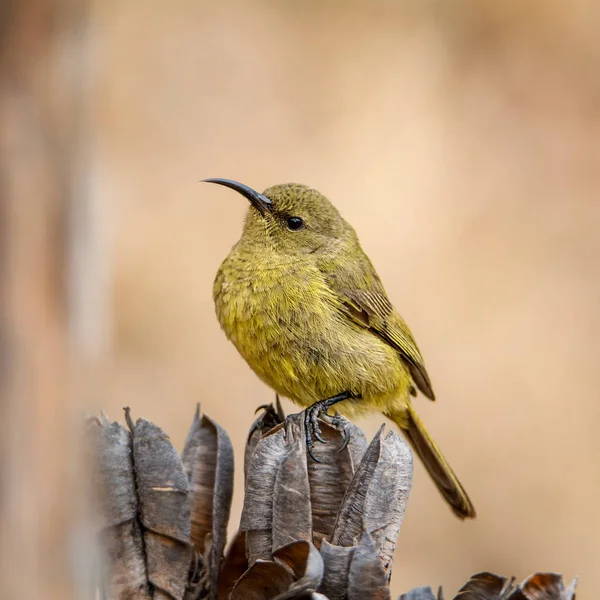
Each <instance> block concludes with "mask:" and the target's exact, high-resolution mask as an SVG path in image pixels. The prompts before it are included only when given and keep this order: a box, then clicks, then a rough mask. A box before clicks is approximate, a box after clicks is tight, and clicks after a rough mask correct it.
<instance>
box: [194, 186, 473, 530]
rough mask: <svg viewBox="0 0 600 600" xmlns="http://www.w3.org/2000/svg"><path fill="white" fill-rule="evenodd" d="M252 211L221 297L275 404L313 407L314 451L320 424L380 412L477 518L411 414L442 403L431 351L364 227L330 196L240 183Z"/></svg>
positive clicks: (229, 324)
mask: <svg viewBox="0 0 600 600" xmlns="http://www.w3.org/2000/svg"><path fill="white" fill-rule="evenodd" d="M204 181H206V182H209V183H216V184H219V185H223V186H226V187H228V188H231V189H233V190H235V191H236V192H239V193H240V194H241V195H242V196H244V197H245V198H246V199H247V200H249V202H250V206H249V209H248V213H247V215H246V220H245V224H244V228H243V233H242V236H241V238H240V240H239V241H238V242H237V243H236V244H235V245H234V246H233V248H232V250H231V252H230V253H229V255H228V256H227V258H226V259H225V260H224V262H223V263H222V265H221V267H220V268H219V270H218V272H217V275H216V279H215V282H214V287H213V298H214V302H215V309H216V313H217V317H218V320H219V323H220V325H221V327H222V329H223V331H224V332H225V335H226V336H227V338H228V339H229V340H230V341H231V342H232V343H233V344H234V346H235V347H236V348H237V350H238V352H239V353H240V354H241V355H242V357H243V358H244V359H245V360H246V362H247V363H248V365H249V366H250V367H251V369H252V370H253V371H254V372H255V373H256V375H258V377H259V378H260V379H261V380H262V381H264V382H265V383H266V384H267V385H268V386H269V387H271V388H272V389H273V390H275V392H276V393H277V394H280V395H282V396H285V397H286V398H289V399H290V400H292V401H293V402H295V403H296V404H299V405H300V406H302V407H304V408H305V411H304V422H305V434H306V446H307V451H308V453H309V454H310V455H311V457H313V459H314V456H313V454H312V448H313V445H314V441H315V440H319V441H323V440H322V437H321V433H320V430H319V424H318V417H319V416H321V417H322V418H323V417H325V418H326V417H328V414H327V413H328V410H329V409H330V408H331V407H332V406H334V405H335V410H338V411H339V413H340V414H342V415H343V416H344V417H348V418H353V417H356V416H359V415H362V414H364V413H368V412H373V411H379V412H381V413H383V414H384V415H385V416H386V417H388V418H389V419H391V420H392V421H393V422H394V423H396V425H397V426H398V427H399V428H400V429H401V430H402V431H403V432H404V434H405V436H406V437H407V439H408V441H409V443H410V444H411V446H412V448H413V450H414V451H415V452H416V454H417V455H418V456H419V457H420V459H421V460H422V461H423V464H424V465H425V468H426V469H427V471H428V472H429V475H430V476H431V478H432V479H433V481H434V483H435V484H436V486H437V488H438V490H439V491H440V493H441V494H442V496H443V497H444V498H445V499H446V501H447V502H448V504H449V505H450V507H451V508H452V510H453V511H454V513H455V514H456V515H457V516H458V517H460V518H461V519H464V518H473V517H475V509H474V507H473V504H472V503H471V500H470V499H469V496H468V495H467V493H466V492H465V490H464V488H463V486H462V485H461V484H460V482H459V480H458V478H457V477H456V475H455V474H454V472H453V471H452V469H451V468H450V465H449V464H448V462H447V461H446V459H445V458H444V456H443V455H442V453H441V451H440V449H439V448H438V446H437V445H436V443H435V442H434V441H433V439H432V438H431V437H430V436H429V434H428V433H427V430H426V429H425V427H424V425H423V423H422V422H421V420H420V419H419V417H418V415H417V413H416V412H415V410H414V408H413V405H412V398H413V397H414V396H416V395H417V390H418V391H419V392H421V393H422V394H424V395H425V396H426V397H427V398H429V399H430V400H434V399H435V396H434V393H433V389H432V387H431V381H430V379H429V375H428V374H427V371H426V369H425V364H424V361H423V357H422V356H421V352H420V351H419V348H418V347H417V344H416V342H415V339H414V337H413V335H412V333H411V332H410V329H409V328H408V326H407V324H406V323H405V322H404V320H403V319H402V317H401V316H400V315H399V314H398V312H396V310H395V309H394V307H393V306H392V304H391V302H390V301H389V299H388V296H387V294H386V292H385V289H384V287H383V284H382V283H381V280H380V278H379V276H378V275H377V272H376V271H375V268H374V267H373V265H372V264H371V261H370V260H369V258H368V257H367V255H366V254H365V253H364V251H363V249H362V248H361V245H360V242H359V240H358V236H357V235H356V232H355V231H354V229H353V228H352V227H351V226H350V224H349V223H347V222H346V221H345V220H344V219H343V218H342V217H341V215H340V213H339V212H338V210H337V209H336V208H335V207H334V206H333V204H332V203H331V202H330V201H329V200H328V199H327V198H326V197H325V196H323V194H321V193H320V192H318V191H317V190H314V189H311V188H310V187H308V186H306V185H300V184H295V183H286V184H282V185H275V186H273V187H270V188H267V189H266V190H265V191H264V192H263V193H262V194H261V193H258V192H256V191H255V190H253V189H252V188H250V187H248V186H246V185H244V184H242V183H238V182H237V181H232V180H230V179H221V178H211V179H205V180H204Z"/></svg>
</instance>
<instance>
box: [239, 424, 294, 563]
mask: <svg viewBox="0 0 600 600" xmlns="http://www.w3.org/2000/svg"><path fill="white" fill-rule="evenodd" d="M288 450H289V448H288V445H287V442H286V433H285V430H284V429H283V427H281V426H278V427H276V428H274V429H273V430H271V432H270V433H269V434H268V435H266V436H265V437H264V438H262V439H261V440H260V442H259V443H258V444H257V446H256V449H255V451H254V454H253V457H252V460H251V462H250V465H249V467H248V477H247V479H246V490H245V494H244V507H243V509H242V517H241V521H240V531H244V532H246V555H247V557H248V562H249V564H250V565H252V564H253V563H254V561H256V560H258V559H261V560H270V559H271V551H272V548H273V534H272V531H273V530H272V527H273V495H274V493H275V481H276V478H277V472H278V470H279V465H280V464H281V462H282V461H283V459H284V458H285V456H286V455H287V453H288Z"/></svg>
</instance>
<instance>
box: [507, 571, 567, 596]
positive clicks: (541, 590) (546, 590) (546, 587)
mask: <svg viewBox="0 0 600 600" xmlns="http://www.w3.org/2000/svg"><path fill="white" fill-rule="evenodd" d="M519 590H520V591H521V592H522V594H523V597H524V598H526V600H572V598H573V597H574V594H575V582H573V584H572V585H571V587H570V588H569V589H568V590H565V586H564V583H563V578H562V575H560V574H558V573H536V574H535V575H531V576H530V577H528V578H527V579H526V580H525V581H523V583H521V585H519ZM510 598H511V599H512V598H513V596H511V597H510Z"/></svg>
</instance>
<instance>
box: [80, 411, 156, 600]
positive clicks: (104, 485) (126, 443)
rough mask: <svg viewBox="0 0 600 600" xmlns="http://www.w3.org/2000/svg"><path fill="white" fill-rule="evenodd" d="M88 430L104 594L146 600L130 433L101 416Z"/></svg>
mask: <svg viewBox="0 0 600 600" xmlns="http://www.w3.org/2000/svg"><path fill="white" fill-rule="evenodd" d="M89 433H90V435H91V436H93V438H94V439H93V443H94V445H95V446H96V449H97V450H96V451H97V455H98V459H97V465H96V468H95V473H94V474H95V482H94V483H95V486H96V487H97V489H98V495H99V499H100V504H101V509H100V510H101V513H102V520H103V522H104V527H103V530H102V532H101V545H102V547H103V549H104V550H105V552H106V571H107V572H106V573H105V581H104V585H105V588H106V589H105V592H106V597H107V598H133V599H135V600H149V599H150V598H151V597H152V596H151V591H150V588H149V586H148V579H147V574H146V558H145V554H144V540H143V537H142V529H141V526H140V522H139V520H138V500H137V491H136V485H135V474H134V470H133V460H132V436H131V433H130V432H129V431H128V430H127V429H125V427H123V425H121V424H120V423H117V422H114V423H110V422H109V421H108V420H107V419H106V417H104V416H103V420H102V426H101V427H99V428H98V429H94V428H91V429H90V431H89Z"/></svg>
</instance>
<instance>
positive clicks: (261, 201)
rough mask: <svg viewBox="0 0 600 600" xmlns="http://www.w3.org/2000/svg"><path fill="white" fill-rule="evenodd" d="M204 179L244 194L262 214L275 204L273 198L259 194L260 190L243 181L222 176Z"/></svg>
mask: <svg viewBox="0 0 600 600" xmlns="http://www.w3.org/2000/svg"><path fill="white" fill-rule="evenodd" d="M202 181H203V182H207V183H216V184H218V185H224V186H225V187H228V188H231V189H232V190H235V191H236V192H238V193H239V194H241V195H242V196H244V198H247V199H248V200H250V203H251V204H252V206H254V208H256V209H257V210H258V211H259V212H260V214H261V215H264V214H265V213H266V212H267V211H270V210H271V207H272V205H273V203H272V202H271V200H269V199H268V198H267V197H266V196H265V195H264V194H259V193H258V192H256V191H254V190H253V189H252V188H251V187H248V186H247V185H244V184H243V183H239V182H237V181H233V180H231V179H221V178H220V177H211V178H210V179H203V180H202Z"/></svg>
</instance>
